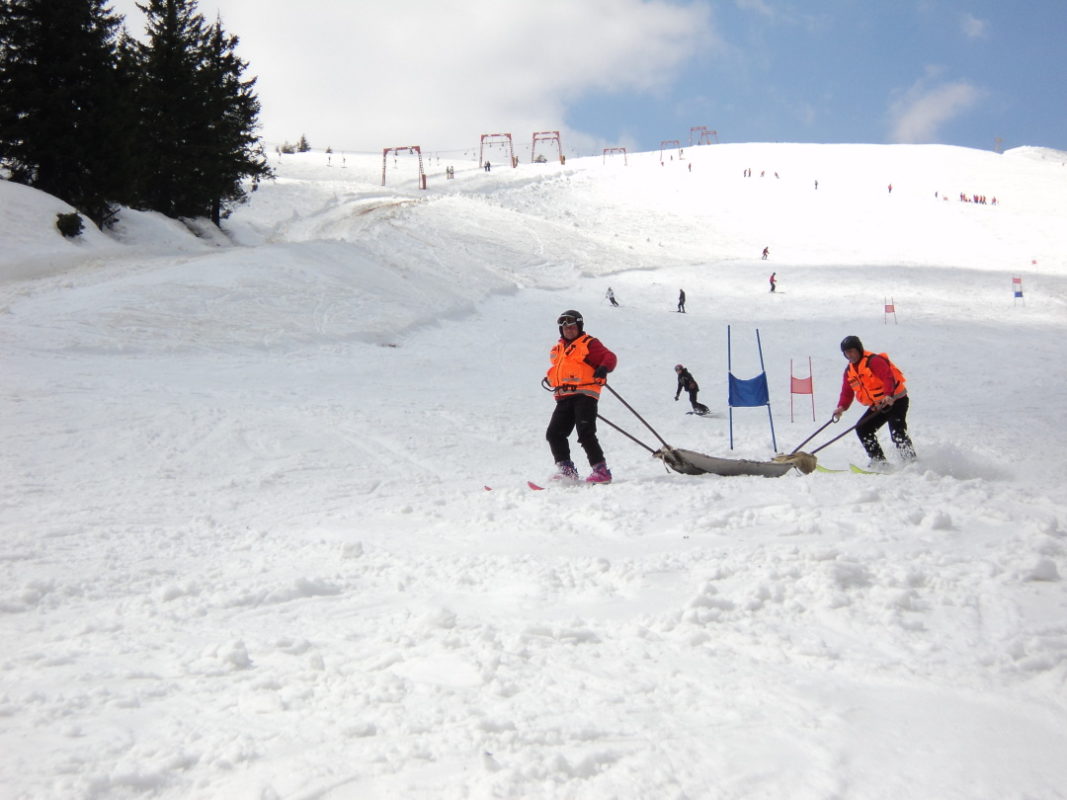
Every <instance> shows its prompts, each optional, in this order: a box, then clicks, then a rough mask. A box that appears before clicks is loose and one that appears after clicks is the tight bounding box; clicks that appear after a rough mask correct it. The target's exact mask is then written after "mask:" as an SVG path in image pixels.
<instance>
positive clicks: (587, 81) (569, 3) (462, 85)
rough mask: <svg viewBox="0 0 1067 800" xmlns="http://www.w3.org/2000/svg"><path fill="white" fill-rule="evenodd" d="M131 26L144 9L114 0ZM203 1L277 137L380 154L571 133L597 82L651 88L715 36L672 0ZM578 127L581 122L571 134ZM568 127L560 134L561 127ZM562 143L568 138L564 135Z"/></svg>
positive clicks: (692, 8)
mask: <svg viewBox="0 0 1067 800" xmlns="http://www.w3.org/2000/svg"><path fill="white" fill-rule="evenodd" d="M113 5H114V6H115V8H116V10H117V11H119V12H120V13H122V14H124V15H126V17H127V20H128V27H130V29H131V32H132V33H135V34H140V33H141V30H142V29H143V25H142V19H143V18H142V16H141V14H140V12H138V11H137V10H136V8H135V6H134V0H116V2H114V3H113ZM265 5H266V4H264V3H262V2H261V0H201V2H200V3H199V8H200V11H201V13H202V14H204V16H205V17H206V18H208V19H209V20H211V19H214V17H215V14H216V13H217V12H220V13H221V14H222V20H223V25H224V27H225V28H226V29H227V30H228V31H229V32H230V33H232V34H236V35H237V36H239V37H240V39H241V44H240V46H239V50H238V52H239V54H240V55H241V56H242V57H243V58H244V59H245V60H246V61H249V62H250V69H249V71H250V73H251V74H253V75H257V76H258V77H259V81H258V83H257V91H258V94H259V98H260V101H261V103H262V106H263V110H262V113H261V121H262V123H263V131H262V133H263V135H264V137H265V138H266V139H267V140H268V141H281V140H284V139H288V140H290V141H295V140H296V138H297V137H299V136H300V135H301V134H306V135H307V137H308V139H309V140H310V141H311V143H312V145H313V146H316V147H325V146H326V145H331V146H332V147H333V148H334V149H335V150H346V149H347V150H368V151H375V150H379V149H381V148H382V147H385V146H403V145H414V144H418V145H421V146H422V147H423V148H424V150H444V149H451V148H465V147H471V148H474V147H476V146H477V142H478V137H479V135H480V134H482V133H498V132H510V133H512V134H513V135H514V136H515V138H516V141H518V142H524V141H526V140H528V138H529V137H530V136H531V134H532V133H533V132H534V131H543V130H557V129H559V130H563V129H564V127H565V125H564V121H565V119H566V117H567V111H568V108H569V107H571V106H572V105H573V104H575V103H578V102H580V101H581V98H582V97H583V96H584V95H586V94H587V93H589V92H591V91H604V92H651V91H655V90H656V89H658V88H661V87H663V86H664V85H667V84H669V83H670V82H671V81H672V80H673V79H674V77H675V76H676V74H677V71H678V70H679V68H680V67H681V65H683V64H684V63H685V62H686V60H687V59H689V58H691V57H692V56H693V55H694V54H696V53H697V52H698V51H699V50H700V48H706V47H713V46H715V37H714V34H713V32H712V30H711V22H710V12H709V10H708V7H707V6H706V5H704V4H699V3H698V4H686V5H681V4H679V3H677V2H672V1H671V0H582V2H573V0H508V1H507V2H498V0H409V2H407V3H404V4H401V5H399V6H397V5H393V4H386V3H380V2H373V1H372V0H359V1H358V2H345V3H338V2H336V0H304V1H303V2H302V3H301V4H300V6H299V9H298V10H294V11H288V10H287V11H285V12H284V13H282V12H279V11H270V10H267V9H265ZM568 133H570V134H571V135H573V136H576V137H577V136H579V134H578V133H577V132H568ZM567 135H568V134H564V136H565V137H566V136H567ZM564 144H565V146H566V145H567V139H566V138H565V139H564Z"/></svg>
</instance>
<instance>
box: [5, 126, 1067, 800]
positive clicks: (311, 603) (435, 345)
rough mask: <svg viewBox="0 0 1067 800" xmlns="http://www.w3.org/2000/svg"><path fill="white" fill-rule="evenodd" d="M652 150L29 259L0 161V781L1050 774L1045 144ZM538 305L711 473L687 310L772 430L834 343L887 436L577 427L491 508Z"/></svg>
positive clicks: (264, 192)
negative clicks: (852, 469) (879, 461)
mask: <svg viewBox="0 0 1067 800" xmlns="http://www.w3.org/2000/svg"><path fill="white" fill-rule="evenodd" d="M490 158H491V160H493V161H494V163H497V162H498V161H500V159H498V158H493V157H492V156H490ZM663 158H664V161H663V163H662V164H661V162H660V154H659V153H658V152H654V153H646V154H629V156H628V161H629V166H623V164H622V163H621V159H620V158H618V157H610V158H607V159H604V158H600V157H595V158H585V159H570V160H568V163H567V164H566V165H565V166H561V165H559V164H558V163H548V164H529V165H528V164H523V165H520V166H519V167H518V168H517V169H508V168H505V167H494V169H493V171H492V172H491V173H485V172H484V171H482V170H481V169H479V168H478V167H477V165H476V164H473V163H471V162H469V161H438V160H435V159H429V160H428V162H427V173H428V186H429V188H428V189H427V190H425V191H423V190H420V189H418V188H417V186H418V183H417V171H416V162H415V160H414V158H413V157H405V156H400V157H398V158H396V159H390V161H389V163H388V165H387V166H388V170H387V185H386V186H384V187H383V186H382V185H381V160H380V158H379V157H377V156H373V155H366V156H361V155H351V154H349V155H347V156H346V157H345V158H344V160H343V166H342V159H340V158H339V157H338V156H337V155H336V154H334V155H333V156H332V158H331V157H328V156H327V155H325V154H323V153H308V154H302V155H296V156H284V157H283V159H282V160H281V161H280V162H278V163H276V164H275V166H276V168H277V170H278V180H277V181H275V182H272V183H268V184H265V185H262V186H261V187H260V188H259V190H258V191H257V192H255V193H254V194H253V195H252V200H251V202H250V203H249V204H248V205H247V206H245V207H242V208H241V209H239V210H238V211H237V212H236V213H235V214H234V215H233V217H232V218H231V219H229V220H228V221H226V223H225V224H224V227H225V229H226V231H227V234H228V238H227V237H220V236H217V235H216V236H214V237H209V238H198V237H196V236H194V235H193V233H191V232H190V228H189V227H188V226H186V225H184V224H182V223H178V222H174V221H170V220H166V219H164V218H162V217H159V216H158V215H153V214H144V213H137V212H132V211H124V212H123V214H122V217H121V220H120V225H119V226H118V228H117V231H116V232H115V233H114V234H103V233H100V232H98V231H95V230H92V229H87V230H86V232H85V234H84V235H83V237H82V238H81V239H80V240H79V241H75V242H68V241H66V240H64V239H63V238H62V237H61V236H60V235H59V234H58V233H57V232H56V230H55V227H54V222H55V214H56V213H60V212H64V211H68V210H69V209H68V208H67V207H66V206H65V205H64V204H63V203H61V202H60V201H58V200H56V199H54V198H51V197H47V196H45V195H42V194H40V193H38V192H35V191H33V190H31V189H27V188H25V187H21V186H15V185H12V184H9V183H0V240H2V241H3V244H4V246H3V247H2V248H0V370H2V375H3V381H2V383H0V387H2V393H0V403H2V416H0V420H2V421H0V436H2V439H0V453H2V455H0V476H2V481H0V577H2V580H0V640H2V641H3V643H4V644H3V650H2V653H0V750H2V752H3V753H4V757H3V758H2V759H0V797H2V798H4V799H5V800H7V799H8V798H12V799H14V798H17V799H18V800H22V799H23V798H42V797H49V798H131V797H153V798H194V797H195V798H249V799H251V798H257V799H261V800H271V799H274V798H279V799H280V798H287V799H289V798H292V799H295V798H306V799H310V798H316V800H338V799H339V798H361V799H362V798H401V797H402V798H435V799H436V798H598V799H599V798H612V797H617V798H654V799H655V800H662V799H664V798H671V799H673V800H682V799H683V798H688V799H690V800H692V799H694V798H712V797H714V798H727V799H729V798H785V797H789V798H800V799H801V800H803V799H805V798H810V799H811V800H824V799H825V798H849V800H867V799H872V800H873V799H875V798H894V800H895V799H896V798H901V797H909V798H939V799H944V798H960V799H961V800H962V799H964V798H966V800H979V799H983V798H989V800H994V799H995V800H1007V799H1009V798H1017V799H1018V800H1023V799H1024V798H1025V799H1027V800H1033V799H1036V798H1042V800H1048V799H1049V798H1063V797H1067V760H1065V759H1064V757H1063V754H1064V753H1065V752H1067V590H1065V586H1064V580H1063V576H1064V574H1065V572H1067V510H1065V507H1064V503H1063V486H1064V481H1065V478H1067V433H1065V432H1064V425H1063V418H1064V415H1065V413H1067V400H1065V398H1067V372H1065V371H1064V369H1063V368H1062V363H1061V361H1062V352H1063V345H1062V341H1063V336H1064V333H1065V328H1067V309H1065V299H1067V279H1065V274H1067V261H1065V254H1067V226H1064V225H1063V224H1062V221H1063V219H1064V218H1065V216H1067V166H1064V162H1065V161H1067V156H1065V154H1063V153H1057V152H1055V151H1048V150H1040V149H1037V148H1022V149H1020V150H1017V151H1009V152H1007V153H1005V154H1003V155H997V154H993V153H987V152H979V151H974V150H968V149H963V148H954V147H942V146H877V145H862V144H857V145H814V144H761V143H753V144H737V145H713V146H703V147H696V148H687V149H686V150H685V152H684V154H683V155H681V157H679V154H678V153H676V152H670V153H664V154H663ZM690 165H691V166H692V168H691V169H690ZM446 166H454V167H455V171H456V178H455V180H446V179H445V175H444V172H445V167H446ZM746 168H751V169H752V171H753V177H751V178H745V177H743V173H744V170H745V169H746ZM761 171H763V172H764V173H765V176H764V177H762V178H761V177H759V176H760V173H761ZM775 173H777V174H778V177H777V178H776V177H775ZM816 179H817V180H818V182H819V183H818V189H817V190H816V189H815V188H814V181H815V180H816ZM889 184H892V185H893V190H892V192H891V193H890V192H889V191H888V185H889ZM961 192H965V193H967V194H968V195H971V194H981V195H985V196H987V197H988V198H989V199H990V200H991V199H992V198H993V197H996V198H997V204H996V205H992V204H991V203H987V204H984V205H983V204H975V203H963V202H960V200H959V195H960V193H961ZM193 227H194V228H198V229H199V230H201V232H202V231H203V230H204V229H203V226H202V225H193ZM764 246H769V247H770V253H771V257H770V259H769V261H767V262H762V261H761V260H760V258H759V254H760V252H761V251H762V249H763V247H764ZM772 270H773V271H775V272H777V277H778V280H779V292H778V293H776V294H771V293H769V292H768V291H767V276H768V274H769V273H770V272H771V271H772ZM1013 277H1020V278H1021V279H1022V282H1023V283H1022V285H1023V290H1024V298H1023V299H1022V300H1018V299H1015V298H1014V297H1013V296H1012V278H1013ZM609 285H610V286H611V287H612V288H613V289H614V291H615V294H616V296H617V297H618V299H619V301H620V303H621V307H620V308H617V309H615V308H611V307H610V306H609V305H608V304H607V302H606V300H605V299H604V293H605V291H606V289H607V287H608V286H609ZM680 288H684V289H685V291H686V294H687V297H688V310H689V313H687V314H685V315H682V314H677V313H672V312H673V311H674V308H675V303H676V298H677V294H678V290H679V289H680ZM887 299H891V300H892V301H893V303H894V304H895V307H896V315H895V319H894V318H893V317H889V318H888V319H887V318H886V317H885V315H884V313H883V311H884V303H885V301H886V300H887ZM567 308H577V309H579V310H580V311H582V312H583V313H584V315H585V318H586V326H587V329H588V330H589V331H590V332H591V333H592V334H593V335H595V336H598V337H599V338H601V339H602V341H604V343H605V344H606V345H607V346H608V347H610V348H611V349H613V350H614V351H615V352H616V353H617V354H618V356H619V368H618V369H617V370H616V372H615V373H613V375H612V377H611V384H610V385H611V387H612V388H613V389H614V390H615V391H616V392H618V395H619V397H621V398H623V399H624V400H625V401H626V402H627V403H629V404H630V405H631V406H632V407H633V408H634V410H636V411H637V412H638V413H639V414H641V416H642V417H643V418H644V419H645V420H647V422H648V423H649V425H651V426H652V428H653V429H654V430H655V431H656V433H658V434H659V435H660V436H662V437H663V439H664V440H665V441H667V442H669V443H670V444H672V445H674V446H677V447H682V448H689V449H691V450H695V451H698V452H701V453H706V454H709V455H714V456H721V457H728V458H755V459H759V460H765V459H767V458H769V457H770V456H772V455H773V454H774V452H775V448H774V447H773V446H772V441H771V434H770V429H769V426H768V420H767V414H766V413H765V411H764V410H762V409H737V410H735V413H734V437H735V449H734V450H732V451H731V450H730V449H729V429H728V421H727V408H726V374H727V348H726V337H727V325H729V326H730V327H731V335H732V339H733V351H732V357H733V369H734V372H735V373H736V374H737V375H738V376H739V377H751V376H752V375H754V374H756V373H758V371H759V358H758V354H757V350H756V338H755V334H756V330H757V329H758V331H759V337H760V343H761V344H762V349H763V357H764V361H765V365H766V370H767V374H768V377H769V380H770V385H771V397H772V411H773V419H774V428H775V435H776V444H777V448H776V449H777V450H778V451H784V452H788V451H789V450H791V449H793V447H794V446H796V445H797V444H798V443H800V442H801V441H802V440H803V439H804V438H806V437H807V436H808V434H809V433H811V432H812V431H814V430H815V428H817V427H818V425H821V424H822V423H823V422H825V421H826V420H827V419H828V418H829V414H830V412H831V411H832V409H833V407H834V406H835V405H836V401H837V394H838V390H839V386H840V379H841V370H842V368H843V366H844V360H843V359H842V357H841V355H840V352H839V351H838V342H839V341H840V340H841V338H843V337H844V336H845V335H846V334H852V333H854V334H857V335H859V336H860V337H861V338H862V339H863V341H864V343H865V344H866V346H867V347H868V348H870V349H873V350H876V351H879V352H881V351H886V352H888V353H890V354H891V356H892V357H893V359H894V361H895V362H896V363H897V364H898V365H899V366H900V367H901V368H902V369H903V371H904V373H905V374H906V375H907V377H908V385H909V389H910V394H911V398H912V400H911V402H912V406H911V412H910V415H909V422H910V427H911V432H912V437H913V439H914V441H915V446H916V448H917V450H918V453H919V461H918V463H916V464H914V465H911V466H907V467H901V468H900V469H899V470H898V471H896V472H895V473H894V474H892V475H889V476H881V475H873V476H871V475H855V474H852V473H848V472H846V473H840V474H824V473H815V474H811V475H801V474H799V473H796V472H794V473H791V474H789V475H786V476H784V477H781V478H773V479H772V478H759V477H718V476H713V475H703V476H687V475H679V474H676V473H670V472H667V471H665V469H664V467H663V465H662V463H661V462H660V461H658V460H656V459H653V458H651V457H650V456H649V454H648V452H647V451H646V450H645V449H643V448H642V447H640V446H638V445H637V444H635V443H634V442H632V441H631V440H629V439H627V438H626V437H624V436H622V435H621V434H619V433H617V432H615V431H613V430H612V429H610V428H608V427H607V426H601V431H600V438H601V442H602V443H603V445H604V447H605V450H606V453H607V457H608V463H609V466H610V467H611V468H612V470H613V472H614V474H615V477H616V482H615V483H613V484H611V485H607V486H596V487H585V486H582V487H577V488H574V489H564V488H552V489H549V490H548V491H543V492H532V491H530V490H529V489H527V488H526V485H525V483H526V481H527V480H528V479H533V480H536V481H539V482H540V481H544V480H545V479H546V477H547V476H548V475H549V473H550V472H551V469H552V465H551V457H550V455H549V452H548V448H547V445H546V443H545V442H544V438H543V437H544V428H545V426H546V424H547V422H548V417H549V414H550V412H551V405H552V400H551V398H550V396H549V395H548V394H547V393H546V392H544V391H542V389H541V388H540V386H539V381H540V380H541V377H542V376H543V374H544V371H545V369H546V368H547V354H548V350H549V348H550V346H551V345H552V343H553V341H554V339H555V336H556V327H555V323H554V321H555V318H556V316H557V315H558V314H559V312H560V311H561V310H563V309H567ZM809 356H810V357H811V359H812V364H813V378H814V381H813V383H814V390H815V402H816V414H815V417H816V418H815V419H812V415H811V403H810V398H808V397H807V396H806V395H805V396H796V397H795V398H794V401H795V402H794V405H795V421H791V420H790V402H789V401H790V395H789V393H788V387H789V371H790V362H793V365H794V370H795V373H796V374H797V375H798V376H800V377H804V376H806V374H807V359H808V357H809ZM679 362H681V363H684V364H685V365H686V366H687V367H689V368H690V370H691V371H692V372H693V374H694V375H695V376H696V378H697V380H698V381H700V383H701V386H702V391H701V394H700V399H701V401H703V402H705V403H706V404H708V405H709V406H710V407H711V408H712V411H713V415H712V416H710V417H706V418H699V417H695V416H692V415H686V414H684V413H683V412H684V411H686V410H687V409H688V404H687V403H686V402H684V401H685V398H684V397H683V400H682V402H679V403H675V402H673V400H672V397H673V394H674V389H675V385H674V372H673V366H674V364H675V363H679ZM600 410H601V412H602V413H603V414H604V416H605V417H606V418H607V419H609V420H611V421H612V422H614V423H616V424H618V425H620V426H621V427H622V428H624V429H625V430H626V431H627V432H629V433H631V434H632V435H634V436H635V437H637V438H638V439H639V440H641V441H642V442H645V443H647V444H649V445H651V446H655V447H658V446H659V443H658V441H657V439H656V437H655V436H654V435H653V433H652V432H651V431H650V430H649V429H648V428H646V427H645V426H644V425H643V424H642V423H641V421H640V420H638V419H637V418H636V417H635V416H634V415H633V414H631V413H630V412H629V411H628V410H627V409H626V407H625V406H624V405H622V403H620V402H619V400H618V399H616V397H615V396H612V395H610V394H609V395H606V396H605V397H604V399H603V400H602V401H601V404H600ZM859 413H860V411H859V409H858V408H856V407H854V408H853V409H852V410H850V412H849V413H848V414H847V415H846V417H845V419H844V420H843V424H839V425H837V426H831V427H830V428H829V429H828V430H827V431H826V432H825V434H824V435H823V436H821V437H818V438H817V439H816V440H815V441H813V442H812V443H811V444H810V445H808V446H806V447H805V448H804V449H805V450H810V449H812V448H814V447H816V446H817V445H818V444H819V443H820V442H821V441H824V440H825V439H826V438H829V435H830V434H836V433H837V432H838V431H840V430H843V429H844V427H845V426H846V425H847V424H850V423H851V422H854V421H855V419H856V418H857V417H858V416H859ZM882 441H883V443H885V444H888V441H887V435H886V434H885V432H884V431H883V433H882ZM887 449H888V450H890V451H891V449H892V448H887ZM575 455H576V456H579V458H578V459H577V461H578V463H579V465H580V466H581V468H582V470H583V474H584V472H585V471H586V470H587V467H586V465H585V463H584V459H582V458H580V456H581V451H580V449H578V448H577V446H575ZM818 457H819V459H820V463H823V464H825V465H826V466H829V467H835V468H841V467H845V466H847V464H848V463H849V462H850V461H851V462H859V463H864V460H865V459H864V457H863V452H862V449H861V448H860V446H859V443H858V442H857V440H856V438H855V437H854V436H853V435H852V434H849V435H848V436H846V437H845V438H843V439H842V440H840V441H839V442H837V443H835V444H833V445H831V446H829V447H828V448H826V449H825V450H822V451H820V452H819V454H818ZM485 486H490V487H492V491H486V490H485V488H484V487H485Z"/></svg>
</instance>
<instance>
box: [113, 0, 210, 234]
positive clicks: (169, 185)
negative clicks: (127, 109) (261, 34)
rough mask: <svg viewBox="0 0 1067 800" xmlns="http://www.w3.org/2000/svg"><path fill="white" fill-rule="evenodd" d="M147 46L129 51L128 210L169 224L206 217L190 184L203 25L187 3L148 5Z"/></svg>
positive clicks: (201, 113) (195, 168) (201, 165)
mask: <svg viewBox="0 0 1067 800" xmlns="http://www.w3.org/2000/svg"><path fill="white" fill-rule="evenodd" d="M137 7H138V8H140V9H141V10H142V11H143V12H144V13H145V16H146V24H147V30H146V33H147V40H148V41H147V43H144V44H134V45H133V52H134V56H135V60H136V68H137V81H136V89H135V98H136V106H137V113H138V122H137V126H136V137H135V148H134V154H135V163H136V175H137V178H136V184H135V190H134V192H133V197H132V203H133V205H135V206H136V207H138V208H145V209H150V210H152V211H159V212H160V213H162V214H166V215H167V216H169V217H197V216H204V215H206V213H207V207H206V205H205V204H204V203H202V202H199V197H198V195H199V192H198V191H197V188H196V187H197V183H198V182H199V181H201V180H202V179H203V175H204V173H205V172H206V165H205V158H204V156H205V153H204V147H205V141H206V139H207V136H206V135H205V130H206V128H207V127H208V124H209V123H208V121H207V120H206V118H205V117H206V113H207V110H206V103H205V102H204V98H203V97H202V95H201V93H200V84H199V75H198V71H199V67H200V52H201V49H202V47H203V44H204V35H205V33H204V19H203V17H201V16H200V15H199V14H197V13H196V3H195V2H193V0H149V2H148V4H147V5H141V4H138V6H137Z"/></svg>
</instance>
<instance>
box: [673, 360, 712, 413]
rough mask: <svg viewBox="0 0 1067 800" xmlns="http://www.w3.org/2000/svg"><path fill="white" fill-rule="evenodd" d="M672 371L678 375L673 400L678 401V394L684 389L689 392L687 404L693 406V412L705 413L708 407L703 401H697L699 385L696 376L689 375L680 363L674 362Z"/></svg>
mask: <svg viewBox="0 0 1067 800" xmlns="http://www.w3.org/2000/svg"><path fill="white" fill-rule="evenodd" d="M674 371H675V372H676V373H677V375H678V388H677V389H676V390H675V392H674V401H675V402H678V395H680V394H681V393H682V390H683V389H684V390H685V391H686V392H688V393H689V404H690V405H691V406H692V407H693V413H694V414H707V413H708V411H710V409H709V408H708V407H707V406H706V405H704V404H703V403H698V402H697V392H699V391H700V386H699V385H698V384H697V382H696V378H694V377H693V376H692V375H690V374H689V370H687V369H686V368H685V367H683V366H682V365H681V364H675V365H674Z"/></svg>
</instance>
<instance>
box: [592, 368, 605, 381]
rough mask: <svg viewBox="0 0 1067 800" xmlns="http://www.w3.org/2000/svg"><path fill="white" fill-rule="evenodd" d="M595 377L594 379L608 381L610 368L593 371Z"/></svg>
mask: <svg viewBox="0 0 1067 800" xmlns="http://www.w3.org/2000/svg"><path fill="white" fill-rule="evenodd" d="M593 377H594V378H600V379H606V378H607V377H608V368H607V367H597V368H596V369H595V370H593Z"/></svg>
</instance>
